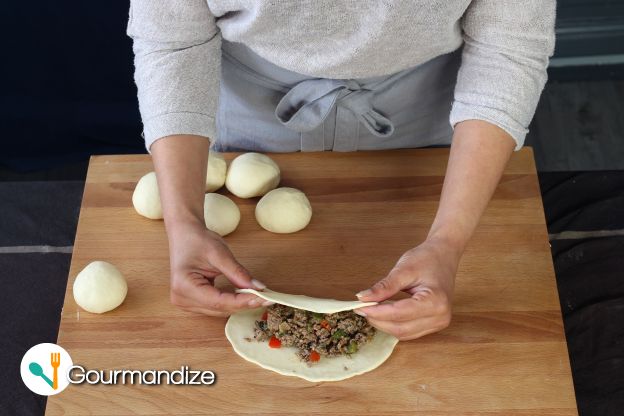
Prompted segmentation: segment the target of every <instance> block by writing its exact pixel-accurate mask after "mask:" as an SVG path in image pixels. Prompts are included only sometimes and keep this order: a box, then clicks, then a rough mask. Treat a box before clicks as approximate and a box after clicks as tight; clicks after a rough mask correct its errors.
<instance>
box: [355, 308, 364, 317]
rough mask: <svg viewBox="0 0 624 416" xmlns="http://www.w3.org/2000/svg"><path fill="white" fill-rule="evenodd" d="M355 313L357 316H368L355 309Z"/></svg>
mask: <svg viewBox="0 0 624 416" xmlns="http://www.w3.org/2000/svg"><path fill="white" fill-rule="evenodd" d="M353 313H355V314H357V315H360V316H366V314H365V313H364V312H362V311H359V310H357V309H354V310H353Z"/></svg>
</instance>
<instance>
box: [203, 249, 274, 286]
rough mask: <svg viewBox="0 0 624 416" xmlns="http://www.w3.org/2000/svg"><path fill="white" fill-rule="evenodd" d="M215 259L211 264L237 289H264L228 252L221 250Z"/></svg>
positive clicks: (262, 284)
mask: <svg viewBox="0 0 624 416" xmlns="http://www.w3.org/2000/svg"><path fill="white" fill-rule="evenodd" d="M216 254H217V255H216V257H215V258H214V259H213V260H212V264H213V265H214V266H215V267H216V268H217V269H219V271H220V272H221V273H223V275H224V276H225V277H226V278H227V279H228V280H229V281H230V282H232V283H233V284H234V286H236V287H238V288H239V289H247V288H250V289H258V290H262V289H264V288H266V285H265V284H264V283H262V282H260V281H258V280H256V279H253V278H252V277H251V274H250V273H249V271H248V270H247V269H246V268H245V267H244V266H243V265H242V264H240V263H239V262H238V261H236V259H235V258H234V256H233V255H232V253H231V252H230V251H229V250H223V251H219V252H218V253H216Z"/></svg>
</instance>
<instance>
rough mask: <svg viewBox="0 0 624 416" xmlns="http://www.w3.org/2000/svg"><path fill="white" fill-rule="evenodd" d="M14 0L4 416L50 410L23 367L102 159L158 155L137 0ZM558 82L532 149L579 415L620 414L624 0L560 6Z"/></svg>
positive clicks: (0, 228) (576, 0)
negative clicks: (142, 69)
mask: <svg viewBox="0 0 624 416" xmlns="http://www.w3.org/2000/svg"><path fill="white" fill-rule="evenodd" d="M0 10H2V13H1V14H0V23H1V24H0V39H2V40H3V43H4V45H3V46H4V47H3V49H2V55H1V56H2V60H1V65H0V137H1V147H0V284H2V287H3V290H2V291H0V316H1V317H2V318H0V351H1V352H2V354H3V358H2V362H3V364H2V366H0V369H1V370H2V371H3V377H0V415H22V414H24V415H29V414H35V415H38V414H42V412H43V409H44V408H45V399H44V398H42V397H39V396H36V395H34V394H32V393H30V391H28V390H27V389H26V388H25V386H23V384H22V383H21V382H20V381H19V374H18V373H19V368H18V367H19V361H20V360H21V357H22V355H23V353H24V352H25V351H26V350H27V349H28V348H30V347H31V346H32V345H34V344H36V343H39V342H54V341H55V340H56V337H57V331H58V324H59V316H60V310H61V307H62V304H63V293H64V288H65V285H66V282H67V272H68V268H69V262H70V260H71V254H69V252H71V245H72V244H73V240H74V233H75V227H76V223H77V218H78V212H79V207H80V200H81V196H82V187H83V180H84V175H85V170H86V166H87V161H88V157H89V156H90V155H91V154H111V153H143V152H145V150H144V147H143V140H142V138H141V137H140V133H141V123H140V117H139V113H138V108H137V101H136V89H135V86H134V83H133V80H132V72H133V67H132V50H131V42H130V39H128V38H127V37H126V35H125V29H126V22H127V14H128V2H127V1H109V2H87V1H76V0H66V1H62V2H43V1H35V2H16V1H14V2H5V3H3V4H2V6H0ZM549 78H550V80H549V82H548V84H547V86H546V89H545V91H544V93H543V95H542V98H541V100H540V103H539V106H538V109H537V112H536V115H535V119H534V121H533V123H532V124H531V127H530V130H531V132H530V134H529V136H528V138H527V144H528V145H531V146H533V147H534V150H535V154H536V162H537V165H538V170H539V179H540V185H541V189H542V197H543V201H544V208H545V212H546V217H547V223H548V231H549V235H550V240H551V245H552V254H553V261H554V264H555V271H556V275H557V283H558V287H559V295H560V300H561V307H562V312H563V316H564V323H565V328H566V335H567V340H568V347H569V352H570V360H571V363H572V369H573V376H574V384H575V390H576V395H577V401H578V406H579V411H580V414H581V415H583V416H588V415H596V416H598V415H600V416H604V415H614V416H615V415H617V416H622V415H624V133H623V132H624V0H559V3H558V19H557V49H556V54H555V57H554V58H553V59H552V61H551V67H550V69H549ZM15 246H46V247H47V246H51V247H57V248H59V247H60V251H61V252H57V253H41V252H39V253H16V252H15V251H14V248H15ZM2 250H4V252H3V251H2ZM12 250H13V251H12ZM63 250H69V252H63ZM16 380H17V381H16Z"/></svg>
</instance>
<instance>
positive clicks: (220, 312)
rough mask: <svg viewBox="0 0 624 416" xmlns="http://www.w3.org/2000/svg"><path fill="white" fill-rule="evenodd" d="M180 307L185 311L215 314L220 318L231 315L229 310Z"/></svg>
mask: <svg viewBox="0 0 624 416" xmlns="http://www.w3.org/2000/svg"><path fill="white" fill-rule="evenodd" d="M180 309H182V310H184V311H187V312H194V313H201V314H202V315H208V316H216V317H220V318H226V317H228V316H230V315H231V313H230V312H223V311H214V310H212V309H206V308H194V307H182V308H180Z"/></svg>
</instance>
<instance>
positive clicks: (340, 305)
mask: <svg viewBox="0 0 624 416" xmlns="http://www.w3.org/2000/svg"><path fill="white" fill-rule="evenodd" d="M236 292H238V293H252V294H254V295H256V296H259V297H261V298H262V299H265V300H269V301H271V302H275V303H279V304H280V305H286V306H290V307H291V308H297V309H303V310H306V311H310V312H316V313H336V312H342V311H350V310H353V309H357V308H362V307H364V306H372V305H376V304H377V302H360V301H359V300H353V301H345V300H336V299H324V298H313V297H310V296H305V295H291V294H288V293H280V292H275V291H273V290H270V289H264V290H262V291H259V290H255V289H237V290H236Z"/></svg>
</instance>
